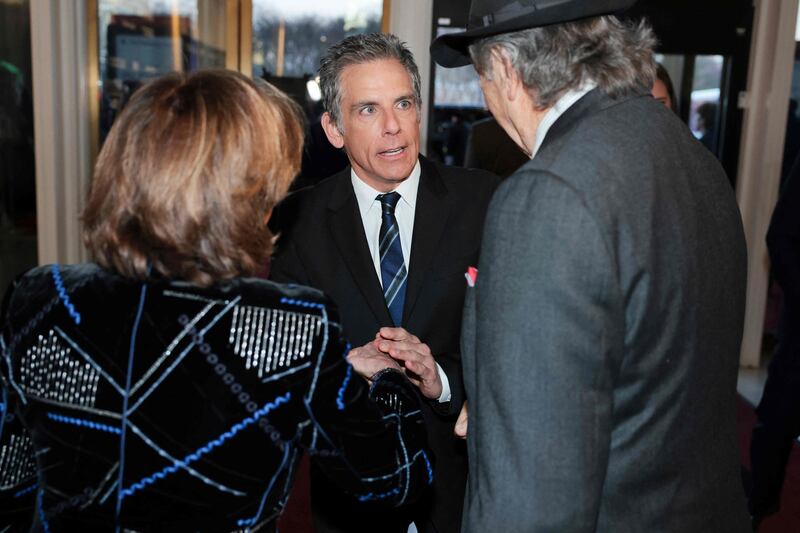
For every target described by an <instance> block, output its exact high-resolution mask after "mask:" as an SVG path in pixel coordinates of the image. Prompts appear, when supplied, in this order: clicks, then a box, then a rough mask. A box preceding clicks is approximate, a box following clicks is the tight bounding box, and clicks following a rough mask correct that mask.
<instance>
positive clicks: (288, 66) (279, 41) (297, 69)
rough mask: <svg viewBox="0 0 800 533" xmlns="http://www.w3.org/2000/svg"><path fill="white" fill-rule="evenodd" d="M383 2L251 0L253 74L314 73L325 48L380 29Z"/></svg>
mask: <svg viewBox="0 0 800 533" xmlns="http://www.w3.org/2000/svg"><path fill="white" fill-rule="evenodd" d="M382 16H383V0H344V1H341V0H340V1H337V2H320V1H319V0H253V76H254V77H261V76H264V75H265V74H266V77H270V76H278V77H283V76H289V77H295V78H301V77H303V76H314V75H316V72H317V70H318V69H319V59H320V57H321V56H322V54H323V53H325V50H327V49H328V47H329V46H330V45H332V44H334V43H337V42H339V41H341V40H342V39H344V38H345V37H348V36H350V35H355V34H358V33H369V32H376V31H380V29H381V17H382Z"/></svg>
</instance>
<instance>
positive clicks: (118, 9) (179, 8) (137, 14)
mask: <svg viewBox="0 0 800 533" xmlns="http://www.w3.org/2000/svg"><path fill="white" fill-rule="evenodd" d="M225 7H226V2H225V0H99V2H98V6H97V16H98V40H99V42H98V47H99V50H98V51H99V54H98V55H99V58H100V92H101V104H100V136H101V139H104V138H105V136H106V135H107V134H108V130H109V129H110V128H111V124H112V123H113V122H114V118H115V117H116V116H117V115H118V114H119V112H120V111H121V110H122V108H123V107H124V105H125V103H126V102H127V100H128V98H130V96H131V94H132V93H133V92H134V91H135V90H136V89H137V88H138V87H139V86H140V85H142V83H144V82H145V81H147V80H149V79H152V78H155V77H158V76H161V75H163V74H166V73H169V72H175V71H178V72H185V71H192V70H196V69H199V68H224V67H225Z"/></svg>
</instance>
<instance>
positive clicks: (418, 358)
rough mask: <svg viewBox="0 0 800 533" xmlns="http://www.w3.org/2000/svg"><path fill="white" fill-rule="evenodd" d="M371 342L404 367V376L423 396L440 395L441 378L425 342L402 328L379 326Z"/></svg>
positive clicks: (434, 397) (435, 397)
mask: <svg viewBox="0 0 800 533" xmlns="http://www.w3.org/2000/svg"><path fill="white" fill-rule="evenodd" d="M373 344H374V345H375V347H376V348H377V349H378V350H380V351H381V352H383V353H386V354H389V355H390V356H392V358H393V359H395V360H397V361H399V362H400V363H401V364H402V365H403V366H404V367H405V369H406V376H408V379H409V380H411V383H413V384H414V385H416V386H417V387H419V391H420V392H421V393H422V395H423V396H425V397H426V398H428V399H431V400H436V399H438V398H439V396H441V395H442V380H441V379H440V378H439V371H438V370H437V369H436V361H434V359H433V355H432V354H431V349H430V348H429V347H428V345H427V344H425V343H424V342H422V341H420V340H419V339H418V338H417V337H415V336H414V335H412V334H411V333H409V332H408V331H406V330H404V329H403V328H381V329H380V331H378V333H377V335H375V340H374V341H373Z"/></svg>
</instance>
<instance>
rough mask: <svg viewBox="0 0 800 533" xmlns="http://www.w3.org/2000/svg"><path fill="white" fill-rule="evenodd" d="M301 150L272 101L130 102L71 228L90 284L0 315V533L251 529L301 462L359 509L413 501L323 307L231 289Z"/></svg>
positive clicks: (278, 292) (379, 364)
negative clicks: (7, 517)
mask: <svg viewBox="0 0 800 533" xmlns="http://www.w3.org/2000/svg"><path fill="white" fill-rule="evenodd" d="M302 138H303V128H302V124H301V121H300V120H299V119H298V115H297V111H296V109H295V105H294V104H293V103H292V102H291V101H290V100H289V99H288V97H286V96H285V95H284V94H283V93H280V92H279V91H278V90H277V89H274V88H273V87H271V86H268V85H266V86H263V87H262V86H257V85H256V84H255V83H254V82H253V81H251V80H249V79H247V78H246V77H244V76H242V75H240V74H237V73H234V72H227V71H207V72H199V73H195V74H191V75H185V74H174V75H169V76H166V77H164V78H160V79H158V80H155V81H153V82H151V83H149V84H148V85H146V86H144V87H143V88H142V89H140V90H139V91H138V92H137V93H136V94H135V95H134V96H133V97H132V98H131V100H130V102H129V103H128V105H127V106H126V108H125V109H124V111H123V112H122V114H121V115H120V117H119V118H118V119H117V122H116V123H115V125H114V127H113V128H112V130H111V132H110V134H109V136H108V138H107V140H106V142H105V145H104V146H103V150H102V152H101V153H100V156H99V159H98V161H97V166H96V169H95V175H94V181H93V183H92V187H91V191H90V193H89V199H88V202H87V205H86V209H85V211H84V214H83V223H84V237H85V242H86V246H87V248H88V249H89V251H90V252H91V254H92V256H93V258H94V263H88V264H80V265H51V266H46V267H39V268H36V269H34V270H31V271H30V272H28V273H26V274H24V275H23V276H21V277H20V278H19V279H18V280H17V281H16V282H15V283H14V284H12V286H11V287H10V289H9V290H8V291H7V293H6V295H5V299H4V303H3V308H2V335H0V349H2V357H3V361H2V365H0V376H1V377H2V393H3V402H2V407H4V408H7V412H8V416H6V417H0V444H2V457H0V477H2V478H3V480H4V481H6V483H4V484H3V486H2V490H3V491H5V492H4V493H0V497H1V498H3V499H4V501H8V502H11V505H10V506H6V505H5V504H4V505H3V506H2V507H3V508H4V510H3V511H2V512H0V520H2V518H3V516H2V513H3V512H8V510H9V509H12V508H16V509H18V508H20V507H21V504H20V503H19V502H21V501H22V500H23V499H24V498H26V497H29V498H33V499H34V500H35V510H34V512H33V513H32V515H33V521H34V525H33V529H35V530H37V531H51V530H52V531H91V530H95V529H98V530H103V531H111V530H112V529H114V530H116V531H121V530H135V531H232V530H251V529H252V530H270V529H274V524H275V520H276V518H277V516H278V515H279V513H280V511H281V509H282V507H283V505H284V504H285V502H286V498H287V495H288V493H289V489H290V488H291V486H292V481H293V477H294V472H295V467H296V466H297V463H298V460H299V458H300V456H301V454H302V453H303V452H304V451H305V452H308V453H309V454H310V455H311V456H312V459H313V460H315V461H316V462H317V463H318V464H319V465H320V466H321V467H322V468H323V469H324V470H326V471H327V472H328V473H329V475H330V476H331V477H332V478H333V479H334V480H336V481H337V482H338V483H339V484H340V485H341V487H342V488H343V489H344V490H346V491H349V492H351V493H353V494H354V496H355V497H356V498H359V499H361V500H377V501H385V502H387V503H389V504H394V505H400V504H402V503H404V502H406V501H409V500H411V499H413V498H415V497H416V495H417V494H418V493H419V492H420V490H421V489H422V488H423V487H424V486H425V485H427V484H429V483H430V481H431V479H430V472H431V464H430V460H431V458H430V457H429V456H428V453H427V451H426V449H425V448H424V443H425V432H424V426H423V424H422V420H421V415H420V412H419V407H418V402H417V396H416V393H415V391H414V389H413V386H412V385H411V384H410V383H409V382H408V381H407V379H406V377H405V376H404V374H402V373H401V372H400V371H399V370H398V366H397V364H396V363H394V362H393V361H392V360H391V359H389V358H388V357H387V356H383V355H382V354H381V353H380V352H378V350H374V353H368V351H364V352H360V355H359V356H358V357H353V356H351V357H350V358H349V362H348V357H347V355H348V346H347V345H346V342H345V341H344V340H343V336H342V331H341V328H340V325H339V320H338V316H337V313H336V310H335V309H334V308H333V307H332V305H331V304H330V302H329V300H327V299H326V298H325V297H324V296H323V295H322V294H321V293H319V292H317V291H314V290H312V289H307V288H304V287H299V286H282V285H278V284H275V283H272V282H268V281H263V280H259V279H254V278H249V277H247V276H251V275H252V274H254V273H255V272H256V271H258V270H259V268H260V267H261V266H262V265H263V264H264V262H265V260H266V258H267V256H268V255H269V253H270V250H271V243H272V236H271V235H270V234H269V232H268V230H267V227H266V222H267V220H268V218H269V215H270V212H271V209H272V207H273V206H274V205H275V204H276V203H277V202H278V201H279V200H280V199H281V198H282V197H283V196H284V195H285V193H286V190H287V188H288V186H289V183H290V181H291V180H292V178H293V177H294V175H295V174H296V173H297V170H298V168H299V164H300V158H301V153H302ZM351 365H352V366H351ZM353 371H355V373H356V374H359V376H364V377H368V378H369V380H370V384H369V385H368V382H367V381H366V380H364V379H362V378H361V377H359V376H357V375H353ZM3 420H5V421H6V423H5V427H2V425H3V422H2V421H3ZM9 457H10V458H12V459H10V460H7V459H8V458H9ZM15 498H16V500H15ZM0 529H3V527H2V524H0Z"/></svg>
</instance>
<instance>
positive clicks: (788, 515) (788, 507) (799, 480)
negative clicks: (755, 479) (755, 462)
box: [736, 398, 800, 533]
mask: <svg viewBox="0 0 800 533" xmlns="http://www.w3.org/2000/svg"><path fill="white" fill-rule="evenodd" d="M736 415H737V420H738V432H739V457H740V460H741V462H742V465H743V466H744V467H745V468H747V470H748V471H749V470H750V434H751V432H752V431H753V426H754V425H755V423H756V413H755V411H754V409H753V407H752V406H751V405H750V404H749V403H748V402H747V401H745V400H743V399H741V398H740V399H739V404H738V406H737V413H736ZM758 531H759V533H799V532H800V446H798V445H795V446H794V450H792V455H791V457H789V466H788V467H787V469H786V481H785V482H784V484H783V495H782V497H781V510H780V511H779V512H778V513H776V514H774V515H772V516H770V517H769V518H767V519H766V520H764V522H763V523H762V524H761V528H759V530H758Z"/></svg>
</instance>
